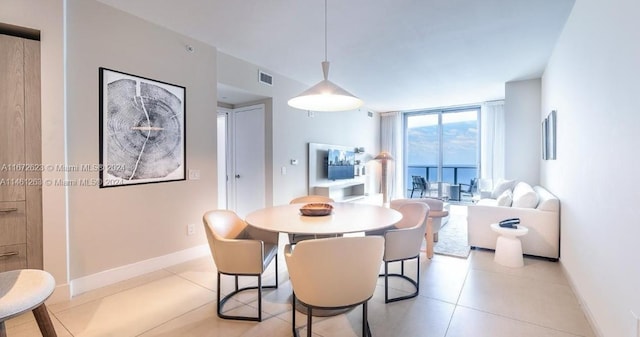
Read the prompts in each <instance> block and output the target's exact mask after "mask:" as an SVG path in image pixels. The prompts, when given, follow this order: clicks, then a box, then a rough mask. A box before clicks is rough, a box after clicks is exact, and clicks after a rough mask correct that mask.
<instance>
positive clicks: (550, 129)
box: [547, 110, 557, 160]
mask: <svg viewBox="0 0 640 337" xmlns="http://www.w3.org/2000/svg"><path fill="white" fill-rule="evenodd" d="M556 114H557V113H556V110H553V111H551V112H550V113H549V115H548V116H547V159H549V160H555V159H556V119H557V116H556Z"/></svg>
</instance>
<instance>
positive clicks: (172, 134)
mask: <svg viewBox="0 0 640 337" xmlns="http://www.w3.org/2000/svg"><path fill="white" fill-rule="evenodd" d="M115 77H116V79H114V80H110V81H109V80H108V81H106V93H107V95H106V97H105V98H106V105H105V106H103V107H101V108H102V109H103V111H102V113H103V114H104V115H103V116H102V117H106V118H104V119H103V123H104V125H103V126H102V130H101V131H102V132H104V136H103V138H102V141H103V142H104V143H105V144H104V145H103V144H101V145H103V148H102V149H101V151H102V155H103V157H104V158H105V159H106V165H103V170H104V173H106V174H105V175H103V179H104V178H105V177H106V178H111V179H114V180H115V181H119V183H116V184H132V183H142V182H154V181H166V180H175V179H171V178H172V177H174V176H176V172H179V171H180V170H181V169H182V175H183V177H184V126H183V125H184V117H183V106H184V104H183V98H181V97H178V96H177V95H176V94H174V93H173V92H171V91H170V90H168V89H167V88H166V87H167V85H163V84H162V83H159V84H158V85H156V84H154V83H150V82H151V81H144V80H142V79H138V78H135V77H133V76H119V77H118V76H115ZM105 108H106V109H105ZM103 184H105V185H109V183H104V182H103Z"/></svg>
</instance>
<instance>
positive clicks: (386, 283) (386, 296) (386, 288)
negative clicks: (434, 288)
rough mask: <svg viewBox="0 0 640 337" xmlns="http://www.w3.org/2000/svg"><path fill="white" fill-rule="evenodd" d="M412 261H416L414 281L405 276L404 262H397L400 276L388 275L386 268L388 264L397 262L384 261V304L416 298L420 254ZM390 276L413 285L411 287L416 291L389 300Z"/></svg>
mask: <svg viewBox="0 0 640 337" xmlns="http://www.w3.org/2000/svg"><path fill="white" fill-rule="evenodd" d="M414 259H416V279H415V280H413V279H411V278H410V277H409V276H406V275H405V274H404V261H405V260H400V261H399V262H400V263H401V265H400V274H395V273H391V274H390V273H389V267H388V264H389V263H390V262H398V261H384V303H390V302H397V301H401V300H406V299H409V298H413V297H416V296H418V292H419V291H420V254H418V255H417V256H416V257H414ZM390 276H394V277H399V278H402V279H405V280H406V281H408V282H409V283H411V284H413V286H414V287H415V288H416V291H415V292H413V293H411V294H409V295H406V296H399V297H394V298H389V277H390Z"/></svg>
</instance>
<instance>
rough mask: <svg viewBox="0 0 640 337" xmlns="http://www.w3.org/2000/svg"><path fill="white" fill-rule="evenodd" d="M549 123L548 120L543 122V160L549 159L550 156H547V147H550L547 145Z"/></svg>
mask: <svg viewBox="0 0 640 337" xmlns="http://www.w3.org/2000/svg"><path fill="white" fill-rule="evenodd" d="M547 122H548V121H547V119H546V118H545V119H544V120H543V121H542V129H541V131H542V146H541V148H542V160H547V159H549V158H548V155H547V147H548V145H547Z"/></svg>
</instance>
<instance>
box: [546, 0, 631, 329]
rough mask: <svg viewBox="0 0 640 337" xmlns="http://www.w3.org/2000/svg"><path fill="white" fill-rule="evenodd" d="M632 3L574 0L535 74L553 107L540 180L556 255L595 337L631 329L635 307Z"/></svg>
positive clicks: (549, 103)
mask: <svg viewBox="0 0 640 337" xmlns="http://www.w3.org/2000/svg"><path fill="white" fill-rule="evenodd" d="M639 14H640V3H639V2H638V1H630V0H611V1H607V2H605V1H599V0H579V1H576V2H575V5H574V8H573V11H572V12H571V15H570V17H569V20H568V21H567V23H566V26H565V28H564V31H563V32H562V35H561V36H560V38H559V40H558V43H557V45H556V48H555V49H554V51H553V54H552V57H551V59H550V61H549V64H548V66H547V69H546V71H545V73H544V76H543V79H542V112H541V114H542V115H541V116H540V118H541V119H542V118H543V117H544V116H545V115H546V114H547V113H548V112H549V111H551V110H557V114H558V116H557V158H558V159H557V160H555V161H544V162H542V164H541V178H542V183H543V184H544V185H545V186H547V187H548V188H549V189H550V190H551V191H552V192H553V193H554V194H556V195H557V196H558V197H559V198H560V201H561V205H562V212H561V237H562V245H561V263H562V265H563V266H564V268H565V269H566V271H567V274H568V276H569V278H570V280H571V281H572V283H573V285H574V287H575V289H576V290H577V293H578V295H579V297H580V298H581V299H582V301H583V305H584V307H585V311H586V312H587V313H588V315H589V316H590V318H591V319H592V322H593V323H594V326H595V327H594V328H595V330H597V331H598V332H599V335H600V336H603V337H622V336H637V332H636V328H637V327H636V326H637V322H636V319H634V317H633V316H632V314H631V311H633V312H635V314H636V315H640V291H638V285H639V284H640V259H639V258H638V256H639V254H638V248H637V247H638V240H640V226H639V224H638V223H639V220H638V219H640V207H638V204H639V203H640V194H639V193H638V191H639V190H640V179H638V168H639V167H640V156H638V151H639V150H638V149H640V138H639V137H638V130H639V125H640V113H639V112H638V108H639V105H640V104H639V102H638V96H639V94H640V82H638V78H640V45H639V44H638V43H637V41H640V21H638V15H639Z"/></svg>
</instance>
